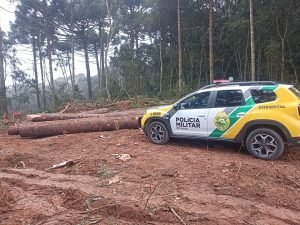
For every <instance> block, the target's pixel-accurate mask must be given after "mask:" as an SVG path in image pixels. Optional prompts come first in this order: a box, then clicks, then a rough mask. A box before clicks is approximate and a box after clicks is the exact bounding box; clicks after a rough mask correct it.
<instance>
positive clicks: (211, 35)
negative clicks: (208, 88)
mask: <svg viewBox="0 0 300 225" xmlns="http://www.w3.org/2000/svg"><path fill="white" fill-rule="evenodd" d="M213 7H214V4H213V0H209V80H210V83H212V82H213V80H214V77H215V71H214V31H213V29H214V28H213V25H214V21H213V18H214V17H213Z"/></svg>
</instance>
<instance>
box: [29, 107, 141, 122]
mask: <svg viewBox="0 0 300 225" xmlns="http://www.w3.org/2000/svg"><path fill="white" fill-rule="evenodd" d="M89 112H91V111H89ZM103 112H104V111H103ZM144 112H145V110H144V109H136V110H128V111H121V112H111V113H104V114H88V113H78V114H73V113H65V114H63V113H42V114H35V115H28V116H27V117H26V118H27V120H28V121H31V122H44V121H56V120H70V119H81V118H92V117H134V116H136V117H139V116H143V114H144Z"/></svg>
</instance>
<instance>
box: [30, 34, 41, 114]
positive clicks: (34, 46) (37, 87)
mask: <svg viewBox="0 0 300 225" xmlns="http://www.w3.org/2000/svg"><path fill="white" fill-rule="evenodd" d="M32 52H33V71H34V77H35V92H36V102H37V107H38V109H40V108H41V102H40V89H39V77H38V72H37V55H36V39H35V37H34V36H32Z"/></svg>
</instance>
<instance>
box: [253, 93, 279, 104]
mask: <svg viewBox="0 0 300 225" xmlns="http://www.w3.org/2000/svg"><path fill="white" fill-rule="evenodd" d="M251 95H252V97H253V100H254V102H255V103H256V104H259V103H265V102H273V101H275V100H276V99H277V96H276V94H275V92H274V91H272V90H251Z"/></svg>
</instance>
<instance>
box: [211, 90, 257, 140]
mask: <svg viewBox="0 0 300 225" xmlns="http://www.w3.org/2000/svg"><path fill="white" fill-rule="evenodd" d="M214 99H215V101H214V104H213V106H212V108H211V109H210V112H209V116H208V136H209V137H211V138H225V139H226V138H227V139H228V138H233V137H230V132H233V131H234V130H233V129H234V126H235V124H236V123H237V122H238V121H239V120H240V119H242V118H244V119H246V118H247V117H248V114H247V112H248V111H249V110H250V109H251V107H252V106H251V104H247V102H246V101H245V98H244V96H243V91H242V90H220V91H217V92H216V93H215V97H214ZM239 129H240V128H239Z"/></svg>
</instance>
